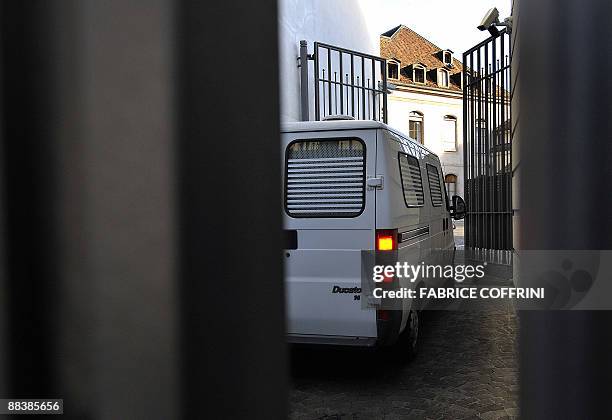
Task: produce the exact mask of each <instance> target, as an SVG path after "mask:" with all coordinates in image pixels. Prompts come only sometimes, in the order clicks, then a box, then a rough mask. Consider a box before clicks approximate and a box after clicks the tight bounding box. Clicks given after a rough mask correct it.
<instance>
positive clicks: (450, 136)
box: [442, 115, 457, 152]
mask: <svg viewBox="0 0 612 420" xmlns="http://www.w3.org/2000/svg"><path fill="white" fill-rule="evenodd" d="M442 146H443V147H444V151H445V152H456V151H457V118H456V117H454V116H452V115H447V116H445V117H444V121H443V123H442Z"/></svg>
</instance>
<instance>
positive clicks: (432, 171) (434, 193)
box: [426, 163, 442, 207]
mask: <svg viewBox="0 0 612 420" xmlns="http://www.w3.org/2000/svg"><path fill="white" fill-rule="evenodd" d="M426 166H427V181H428V182H429V191H430V192H431V204H433V206H434V207H440V206H441V205H442V186H441V185H440V175H439V174H438V168H436V167H435V166H433V165H430V164H429V163H428V164H427V165H426Z"/></svg>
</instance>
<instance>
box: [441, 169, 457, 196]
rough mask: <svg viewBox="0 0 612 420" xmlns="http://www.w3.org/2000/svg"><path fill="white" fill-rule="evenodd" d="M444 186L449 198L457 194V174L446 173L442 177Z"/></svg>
mask: <svg viewBox="0 0 612 420" xmlns="http://www.w3.org/2000/svg"><path fill="white" fill-rule="evenodd" d="M444 186H445V187H446V194H447V195H448V196H449V197H450V198H451V199H452V198H453V196H455V195H457V175H454V174H448V175H446V176H445V177H444Z"/></svg>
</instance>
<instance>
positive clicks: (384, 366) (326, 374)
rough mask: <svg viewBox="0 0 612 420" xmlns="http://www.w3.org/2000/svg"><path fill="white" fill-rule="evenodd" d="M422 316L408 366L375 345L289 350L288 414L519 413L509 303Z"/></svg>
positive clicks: (411, 415)
mask: <svg viewBox="0 0 612 420" xmlns="http://www.w3.org/2000/svg"><path fill="white" fill-rule="evenodd" d="M421 317H422V323H421V332H420V340H421V342H420V348H419V354H418V355H417V357H416V358H415V359H414V360H412V361H411V362H407V363H406V362H402V361H398V360H397V359H394V358H392V357H390V353H389V352H388V351H381V350H374V349H351V348H328V347H322V348H321V347H314V348H312V347H294V348H292V351H291V356H292V361H291V368H292V381H293V386H292V390H291V392H290V405H291V416H290V418H292V419H322V420H323V419H325V420H332V419H338V420H340V419H342V420H344V419H389V420H391V419H512V418H517V417H518V414H519V413H518V385H517V381H518V361H517V349H516V333H517V318H516V314H515V311H514V309H513V307H512V305H511V303H509V302H508V301H499V300H498V301H490V303H488V304H487V307H483V308H481V309H480V310H473V311H467V312H460V311H424V312H422V315H421Z"/></svg>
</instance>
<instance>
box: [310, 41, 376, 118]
mask: <svg viewBox="0 0 612 420" xmlns="http://www.w3.org/2000/svg"><path fill="white" fill-rule="evenodd" d="M309 59H310V60H314V88H315V92H314V110H315V115H314V119H315V120H317V121H320V120H323V119H325V118H326V117H330V116H334V115H344V116H351V117H354V118H355V119H356V120H375V121H382V122H385V123H386V122H387V71H386V69H387V60H385V59H384V58H381V57H376V56H374V55H370V54H365V53H361V52H358V51H352V50H347V49H346V48H341V47H336V46H333V45H328V44H324V43H321V42H315V43H314V53H313V54H312V55H308V53H307V43H306V41H301V42H300V66H301V68H302V119H303V120H308V119H309V115H308V114H309V113H308V111H307V110H308V108H309V95H308V84H309V76H308V65H307V64H305V63H307V61H308V60H309Z"/></svg>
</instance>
